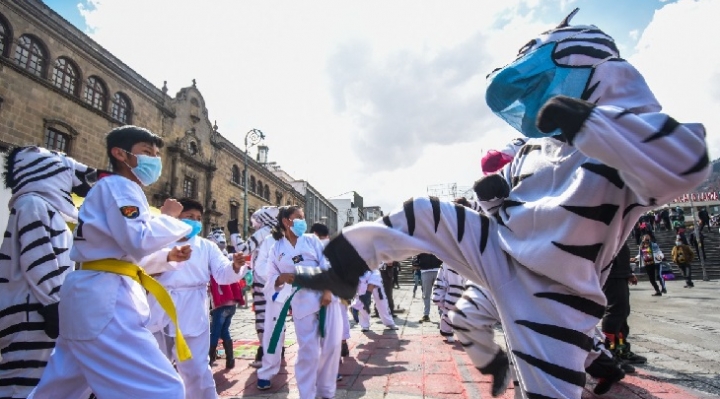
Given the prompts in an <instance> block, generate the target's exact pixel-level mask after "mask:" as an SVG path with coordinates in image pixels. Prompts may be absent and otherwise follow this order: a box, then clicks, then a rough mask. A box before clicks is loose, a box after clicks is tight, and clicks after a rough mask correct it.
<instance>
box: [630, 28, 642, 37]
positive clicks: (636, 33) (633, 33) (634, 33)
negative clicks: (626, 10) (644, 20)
mask: <svg viewBox="0 0 720 399" xmlns="http://www.w3.org/2000/svg"><path fill="white" fill-rule="evenodd" d="M628 36H630V39H632V40H637V39H638V37H639V36H640V31H639V30H638V29H633V30H631V31H630V33H628Z"/></svg>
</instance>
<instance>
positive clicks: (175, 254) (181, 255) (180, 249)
mask: <svg viewBox="0 0 720 399" xmlns="http://www.w3.org/2000/svg"><path fill="white" fill-rule="evenodd" d="M191 254H192V248H191V247H190V245H183V246H176V247H173V248H172V249H171V250H170V252H169V253H168V256H167V260H168V262H184V261H186V260H188V259H190V255H191Z"/></svg>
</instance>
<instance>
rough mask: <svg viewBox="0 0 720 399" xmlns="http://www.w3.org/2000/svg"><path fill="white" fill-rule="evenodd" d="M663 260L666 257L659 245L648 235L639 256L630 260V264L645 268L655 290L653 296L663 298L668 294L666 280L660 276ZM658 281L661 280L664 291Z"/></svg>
mask: <svg viewBox="0 0 720 399" xmlns="http://www.w3.org/2000/svg"><path fill="white" fill-rule="evenodd" d="M663 259H664V256H663V253H662V251H661V250H660V247H659V246H658V245H657V243H654V242H652V241H651V240H650V235H648V234H645V235H644V236H642V241H641V242H640V248H639V249H638V254H637V256H636V257H634V258H632V259H630V262H637V263H639V265H640V267H644V268H645V273H647V276H648V278H649V279H650V284H652V286H653V288H654V289H655V294H653V296H662V294H667V289H666V288H665V279H663V277H662V275H661V274H660V271H661V270H660V262H662V261H663ZM658 280H660V286H661V287H662V290H661V288H660V287H658Z"/></svg>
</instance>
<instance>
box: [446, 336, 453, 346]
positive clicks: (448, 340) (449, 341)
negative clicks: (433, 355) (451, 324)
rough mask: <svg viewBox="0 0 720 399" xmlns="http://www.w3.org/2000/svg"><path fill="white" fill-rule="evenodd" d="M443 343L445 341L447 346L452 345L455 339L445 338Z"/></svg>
mask: <svg viewBox="0 0 720 399" xmlns="http://www.w3.org/2000/svg"><path fill="white" fill-rule="evenodd" d="M445 341H447V343H449V344H452V343H453V342H455V337H447V338H445Z"/></svg>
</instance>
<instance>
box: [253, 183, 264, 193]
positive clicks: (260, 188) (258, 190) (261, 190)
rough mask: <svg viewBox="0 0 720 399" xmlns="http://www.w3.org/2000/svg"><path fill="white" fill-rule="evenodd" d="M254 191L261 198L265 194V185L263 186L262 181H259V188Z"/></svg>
mask: <svg viewBox="0 0 720 399" xmlns="http://www.w3.org/2000/svg"><path fill="white" fill-rule="evenodd" d="M253 191H255V194H257V195H259V196H261V197H262V194H263V184H262V180H259V179H258V181H257V188H256V190H253Z"/></svg>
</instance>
